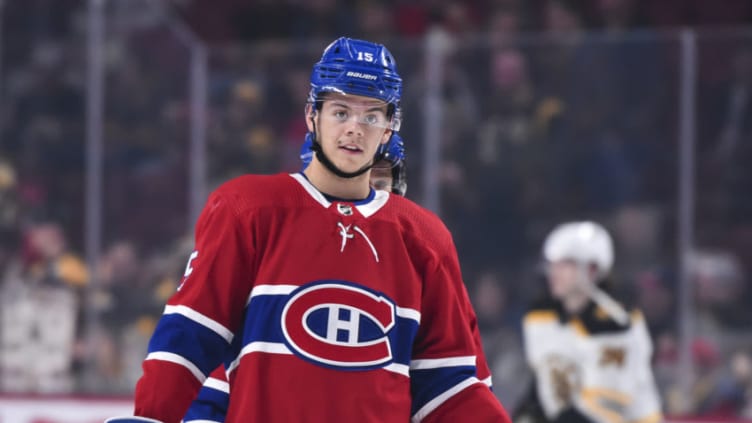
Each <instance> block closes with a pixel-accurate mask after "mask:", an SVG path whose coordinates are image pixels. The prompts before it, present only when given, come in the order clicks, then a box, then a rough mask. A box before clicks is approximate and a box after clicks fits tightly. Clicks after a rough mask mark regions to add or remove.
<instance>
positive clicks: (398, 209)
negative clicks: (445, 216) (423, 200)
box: [385, 195, 453, 248]
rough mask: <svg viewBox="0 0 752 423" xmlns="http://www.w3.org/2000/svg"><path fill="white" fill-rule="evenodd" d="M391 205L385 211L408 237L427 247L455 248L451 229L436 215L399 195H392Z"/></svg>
mask: <svg viewBox="0 0 752 423" xmlns="http://www.w3.org/2000/svg"><path fill="white" fill-rule="evenodd" d="M389 203H390V204H389V207H388V208H386V209H385V211H386V212H387V213H388V214H389V215H390V218H393V219H395V220H397V223H398V224H399V226H400V227H401V228H402V230H403V231H404V232H405V235H406V236H408V237H409V238H413V239H414V240H416V241H420V242H423V243H425V244H427V245H435V246H437V247H439V246H440V247H441V248H448V247H450V246H451V247H452V248H453V241H452V235H451V233H450V232H449V229H448V228H447V227H446V225H445V224H444V222H443V221H442V220H441V219H440V218H439V217H438V216H437V215H436V214H435V213H433V212H432V211H430V210H428V209H426V208H424V207H422V206H420V205H418V204H416V203H415V202H413V201H411V200H409V199H407V198H405V197H401V196H399V195H391V196H390V198H389Z"/></svg>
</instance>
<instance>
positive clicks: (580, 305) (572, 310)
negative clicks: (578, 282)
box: [561, 291, 590, 314]
mask: <svg viewBox="0 0 752 423" xmlns="http://www.w3.org/2000/svg"><path fill="white" fill-rule="evenodd" d="M589 300H590V299H589V298H588V296H587V295H586V294H585V293H584V292H580V291H575V292H572V293H570V294H569V295H567V296H566V297H564V298H563V299H562V301H561V303H562V305H563V306H564V310H565V311H566V312H567V313H568V314H579V313H580V312H582V310H584V309H585V306H587V303H588V301H589Z"/></svg>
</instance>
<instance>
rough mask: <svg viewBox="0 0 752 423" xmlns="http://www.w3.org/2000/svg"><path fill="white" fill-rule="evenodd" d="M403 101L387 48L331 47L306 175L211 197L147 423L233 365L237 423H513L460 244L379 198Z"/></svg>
mask: <svg viewBox="0 0 752 423" xmlns="http://www.w3.org/2000/svg"><path fill="white" fill-rule="evenodd" d="M401 92H402V80H401V78H400V77H399V75H398V74H397V70H396V64H395V60H394V57H393V56H392V55H391V54H390V53H389V52H388V51H387V49H386V48H385V47H384V46H381V45H378V44H374V43H370V42H367V41H361V40H353V39H348V38H340V39H338V40H336V41H335V42H333V43H332V44H331V45H330V46H329V47H327V49H326V50H325V51H324V54H323V55H322V57H321V60H320V61H319V62H318V63H317V64H316V65H314V69H313V72H312V75H311V91H310V96H309V101H308V104H307V107H306V114H305V118H306V124H307V126H308V129H309V131H310V132H311V133H312V137H313V149H314V151H315V155H314V158H313V160H312V161H311V164H310V166H308V168H306V170H305V171H304V172H303V173H298V174H292V175H288V174H278V175H271V176H261V175H247V176H242V177H239V178H236V179H234V180H231V181H229V182H227V183H225V184H224V185H222V186H221V187H219V188H218V189H217V190H216V191H214V192H213V193H212V195H211V196H210V198H209V200H208V201H207V205H206V207H205V208H204V211H203V212H202V215H201V217H200V218H199V221H198V224H197V227H196V246H195V251H194V252H193V253H192V254H191V258H190V260H189V263H188V265H187V267H186V273H185V276H184V278H183V281H182V283H181V286H180V288H179V289H178V291H177V292H176V293H175V295H174V296H173V297H172V298H170V300H169V301H168V304H167V307H166V308H165V312H164V315H163V316H162V318H161V319H160V321H159V323H158V325H157V328H156V329H155V332H154V335H153V336H152V339H151V341H150V344H149V352H148V355H147V357H146V360H145V361H144V364H143V370H144V374H143V376H142V377H141V379H140V380H139V382H138V384H137V386H136V394H135V401H136V405H135V414H136V416H142V417H143V418H151V419H157V420H158V421H161V422H164V423H177V422H179V421H180V420H181V418H182V417H183V415H184V414H185V412H186V410H187V408H188V406H189V405H190V403H191V401H192V400H193V399H194V398H195V397H196V394H197V392H198V391H199V389H200V387H201V385H202V383H203V382H204V380H205V379H206V376H207V374H208V373H209V372H211V371H212V370H214V369H216V368H217V367H218V365H220V363H222V364H224V366H225V368H226V369H227V372H228V375H229V389H230V392H231V393H232V395H231V400H230V403H229V408H228V412H227V417H226V420H225V422H226V423H241V422H242V423H245V422H252V421H259V422H268V423H275V422H292V421H309V422H356V421H357V422H365V423H367V422H406V421H408V420H412V421H414V422H421V421H422V422H457V421H473V422H509V419H508V417H507V416H506V413H505V411H504V409H503V407H502V406H501V404H500V403H499V402H498V401H497V400H496V398H495V396H494V395H493V393H492V392H491V390H490V389H489V387H488V384H487V383H484V382H486V381H487V380H489V371H488V366H487V364H486V363H485V359H484V358H483V354H482V350H481V346H480V339H479V336H478V330H477V325H476V319H475V314H474V312H473V310H472V307H471V305H470V302H469V300H468V296H467V292H466V291H465V288H464V285H463V283H462V280H461V272H460V268H459V264H458V259H457V254H456V251H455V249H454V245H453V243H452V240H451V236H450V234H449V232H448V231H447V229H446V227H445V226H444V225H443V223H442V222H441V221H440V220H439V219H438V218H437V217H436V216H435V215H433V214H431V213H430V212H428V211H426V210H424V209H422V208H420V207H418V206H417V205H415V204H414V203H412V202H410V201H409V200H407V199H405V198H402V197H400V196H393V195H389V193H386V192H383V191H376V190H374V189H372V188H371V187H370V186H369V176H370V168H371V166H372V165H373V163H374V162H376V161H377V158H378V157H379V156H380V155H381V154H383V150H384V148H385V146H386V145H387V144H388V140H389V139H390V137H391V136H392V133H393V131H396V130H398V129H399V124H400V117H401V116H400V108H399V107H400V96H401ZM226 357H230V358H229V359H227V358H226ZM128 419H134V417H128ZM117 421H118V420H117V419H113V420H111V422H117Z"/></svg>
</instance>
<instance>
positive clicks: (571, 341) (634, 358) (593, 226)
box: [514, 222, 663, 423]
mask: <svg viewBox="0 0 752 423" xmlns="http://www.w3.org/2000/svg"><path fill="white" fill-rule="evenodd" d="M543 257H544V259H545V260H546V276H547V281H548V288H549V290H548V291H549V294H550V297H549V298H547V299H546V300H544V301H542V302H541V303H539V304H536V305H534V306H533V307H532V308H531V310H529V311H528V313H527V314H526V315H525V317H524V320H523V336H524V343H525V355H526V358H527V361H528V363H529V365H530V367H531V369H532V371H533V373H534V383H533V386H532V389H531V391H530V393H529V395H528V397H527V398H526V400H525V401H523V403H522V404H521V405H520V407H518V409H517V410H516V413H515V419H514V421H515V422H517V423H539V422H541V423H542V422H557V423H559V422H560V423H601V422H603V423H606V422H640V423H653V422H660V421H662V420H663V416H662V413H661V407H660V402H659V397H658V393H657V390H656V387H655V383H654V380H653V374H652V370H651V364H650V363H651V355H652V351H653V349H652V343H651V340H650V336H649V334H648V330H647V327H646V324H645V320H644V318H643V316H642V314H641V313H640V312H639V311H637V310H633V311H631V312H629V313H628V312H627V311H626V310H625V309H624V307H623V306H622V305H621V304H619V303H617V302H616V301H614V300H613V299H612V297H611V296H610V295H609V294H608V293H607V292H606V289H607V287H606V285H605V284H606V282H605V280H606V279H607V277H608V276H609V274H610V272H611V268H612V265H613V261H614V253H613V244H612V241H611V237H610V235H609V234H608V232H607V231H606V230H605V229H604V228H603V227H602V226H601V225H599V224H597V223H594V222H570V223H565V224H562V225H560V226H558V227H557V228H555V229H554V230H553V231H552V232H551V233H550V234H549V235H548V237H547V238H546V240H545V243H544V245H543Z"/></svg>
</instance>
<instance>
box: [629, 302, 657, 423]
mask: <svg viewBox="0 0 752 423" xmlns="http://www.w3.org/2000/svg"><path fill="white" fill-rule="evenodd" d="M632 325H633V328H632V331H633V335H634V341H633V342H632V344H631V345H632V348H633V350H634V353H633V354H631V360H630V362H629V366H630V368H631V369H630V373H631V374H633V375H634V383H633V385H632V398H633V400H632V401H631V403H630V404H631V406H630V408H629V409H628V411H627V421H629V422H639V423H657V422H662V421H663V414H662V412H661V403H660V398H659V395H658V389H657V388H656V386H655V380H654V379H653V371H652V367H651V359H652V356H653V343H652V341H651V339H650V333H649V332H648V328H647V325H646V324H645V318H644V317H643V316H642V313H639V312H634V313H633V317H632Z"/></svg>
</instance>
